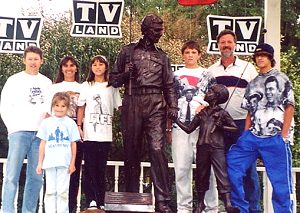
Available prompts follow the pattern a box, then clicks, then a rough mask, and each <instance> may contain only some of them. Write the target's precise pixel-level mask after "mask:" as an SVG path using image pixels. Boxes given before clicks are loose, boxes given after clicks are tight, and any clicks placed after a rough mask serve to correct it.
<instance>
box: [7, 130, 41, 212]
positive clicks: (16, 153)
mask: <svg viewBox="0 0 300 213" xmlns="http://www.w3.org/2000/svg"><path fill="white" fill-rule="evenodd" d="M8 143H9V149H8V156H7V164H6V174H5V177H4V184H3V188H2V210H3V213H13V212H15V207H14V200H15V196H16V192H17V188H18V184H19V178H20V173H21V169H22V166H23V161H24V159H25V158H26V157H27V160H28V162H27V167H26V181H25V187H24V194H23V203H22V213H35V212H36V208H37V202H38V199H39V193H40V190H41V187H42V184H43V177H42V175H38V174H37V173H36V167H37V164H38V155H39V145H40V139H39V138H37V137H36V132H35V131H19V132H14V133H11V134H9V135H8Z"/></svg>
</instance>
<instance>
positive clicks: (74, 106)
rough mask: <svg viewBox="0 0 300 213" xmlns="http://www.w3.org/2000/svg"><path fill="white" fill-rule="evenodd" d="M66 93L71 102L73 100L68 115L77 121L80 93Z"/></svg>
mask: <svg viewBox="0 0 300 213" xmlns="http://www.w3.org/2000/svg"><path fill="white" fill-rule="evenodd" d="M66 93H67V94H68V95H69V96H70V100H71V102H70V109H69V111H68V113H67V114H68V116H69V117H70V118H73V119H76V117H77V115H76V113H77V105H78V98H79V93H78V92H73V91H67V92H66Z"/></svg>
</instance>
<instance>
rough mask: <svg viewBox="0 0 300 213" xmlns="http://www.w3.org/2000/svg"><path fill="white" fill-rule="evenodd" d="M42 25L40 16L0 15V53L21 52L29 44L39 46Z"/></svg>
mask: <svg viewBox="0 0 300 213" xmlns="http://www.w3.org/2000/svg"><path fill="white" fill-rule="evenodd" d="M42 25H43V20H42V18H41V17H22V18H16V17H3V16H0V53H18V54H23V52H24V50H25V49H26V47H28V46H30V45H34V46H38V47H39V45H40V44H39V41H40V35H41V30H42Z"/></svg>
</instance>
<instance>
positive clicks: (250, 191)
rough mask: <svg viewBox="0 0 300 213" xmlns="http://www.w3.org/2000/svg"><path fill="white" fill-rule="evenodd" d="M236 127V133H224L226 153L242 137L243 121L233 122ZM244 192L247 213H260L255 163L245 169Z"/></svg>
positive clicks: (259, 193)
mask: <svg viewBox="0 0 300 213" xmlns="http://www.w3.org/2000/svg"><path fill="white" fill-rule="evenodd" d="M234 122H235V124H236V125H237V127H238V132H225V133H224V136H225V137H224V142H225V147H226V151H227V152H228V150H229V148H230V147H231V145H233V144H236V142H237V140H238V138H239V137H240V136H241V135H242V133H243V132H244V129H245V120H244V119H241V120H234ZM243 185H244V190H245V197H246V200H247V201H248V202H249V213H261V212H262V210H261V207H260V196H261V191H260V184H259V177H258V174H257V171H256V161H255V162H253V164H252V165H251V166H250V167H249V168H248V169H247V171H246V176H245V177H244V182H243Z"/></svg>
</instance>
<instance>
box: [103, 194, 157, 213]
mask: <svg viewBox="0 0 300 213" xmlns="http://www.w3.org/2000/svg"><path fill="white" fill-rule="evenodd" d="M105 210H106V211H107V212H154V205H153V201H152V194H151V193H133V192H106V194H105Z"/></svg>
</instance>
